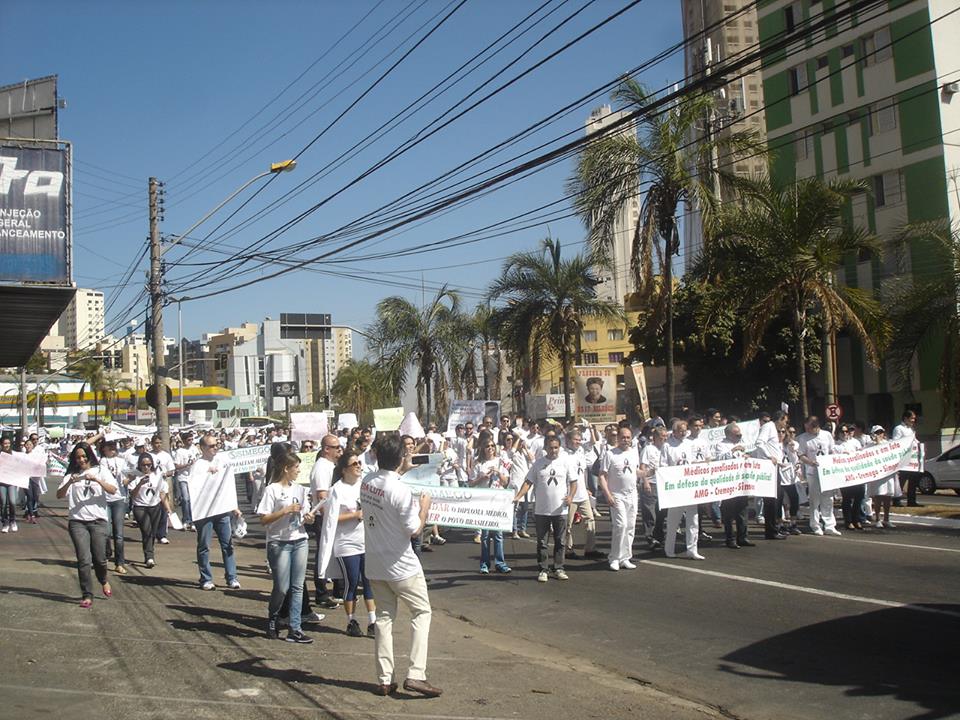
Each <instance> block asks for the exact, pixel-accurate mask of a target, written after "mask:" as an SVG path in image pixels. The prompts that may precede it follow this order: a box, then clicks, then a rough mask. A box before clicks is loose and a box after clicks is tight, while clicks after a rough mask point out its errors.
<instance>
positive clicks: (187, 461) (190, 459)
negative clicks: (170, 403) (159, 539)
mask: <svg viewBox="0 0 960 720" xmlns="http://www.w3.org/2000/svg"><path fill="white" fill-rule="evenodd" d="M181 440H182V442H183V444H182V445H181V446H180V447H178V448H177V449H176V450H175V451H174V453H173V464H174V467H175V468H176V471H177V475H176V480H177V488H178V489H179V491H180V512H182V513H183V517H182V518H181V520H183V529H184V530H193V516H192V515H191V514H190V468H191V467H193V463H194V462H195V461H196V460H197V458H199V457H200V451H199V450H197V448H196V446H194V444H193V433H183V435H181Z"/></svg>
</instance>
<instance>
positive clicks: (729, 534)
mask: <svg viewBox="0 0 960 720" xmlns="http://www.w3.org/2000/svg"><path fill="white" fill-rule="evenodd" d="M768 424H769V423H768ZM713 454H714V456H715V457H716V458H717V460H730V459H732V458H737V457H743V454H744V447H743V432H742V431H741V430H740V426H739V425H738V424H737V423H730V424H729V425H727V426H726V427H725V428H724V429H723V440H721V441H720V442H718V443H717V445H716V447H715V448H714V450H713ZM749 504H750V498H748V497H746V496H738V497H732V498H724V499H723V500H722V501H721V502H720V516H721V517H722V518H723V532H724V535H725V538H726V544H727V547H728V548H730V549H731V550H739V549H740V548H742V547H755V543H753V542H751V540H750V538H748V537H747V506H748V505H749ZM734 525H736V534H734Z"/></svg>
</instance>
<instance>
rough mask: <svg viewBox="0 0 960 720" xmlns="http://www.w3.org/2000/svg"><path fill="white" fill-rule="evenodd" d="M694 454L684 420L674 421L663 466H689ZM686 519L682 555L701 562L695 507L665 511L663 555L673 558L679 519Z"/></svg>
mask: <svg viewBox="0 0 960 720" xmlns="http://www.w3.org/2000/svg"><path fill="white" fill-rule="evenodd" d="M695 453H696V448H695V447H694V444H693V443H691V442H690V441H689V440H687V422H686V420H674V421H673V432H671V433H670V436H669V437H668V438H667V442H666V443H664V446H663V458H664V461H665V462H664V464H665V465H670V466H673V465H689V464H690V463H691V462H692V461H693V459H694V457H695ZM682 517H685V518H686V524H685V526H684V535H685V538H686V552H685V553H684V555H685V556H686V557H688V558H690V559H691V560H703V559H704V557H703V555H701V554H700V553H699V552H698V551H697V545H698V543H699V540H700V513H699V511H698V509H697V506H696V505H684V506H681V507H672V508H670V509H668V510H667V531H666V538H665V540H664V546H663V553H664V555H666V556H667V557H674V555H675V553H674V546H675V543H676V539H677V528H679V527H680V518H682Z"/></svg>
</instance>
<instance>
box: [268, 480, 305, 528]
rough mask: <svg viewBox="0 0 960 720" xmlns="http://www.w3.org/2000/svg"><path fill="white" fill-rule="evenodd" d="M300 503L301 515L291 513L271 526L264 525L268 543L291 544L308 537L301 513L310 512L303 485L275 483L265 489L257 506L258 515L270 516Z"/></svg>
mask: <svg viewBox="0 0 960 720" xmlns="http://www.w3.org/2000/svg"><path fill="white" fill-rule="evenodd" d="M295 502H296V503H300V510H301V512H300V513H290V514H288V515H283V516H281V517H279V518H277V519H276V520H274V521H273V522H272V523H270V524H269V525H267V524H264V528H266V531H267V542H290V541H292V540H301V539H303V538H306V537H307V531H306V530H305V529H304V527H303V517H302V515H301V513H302V512H303V511H304V510H309V509H310V506H309V504H308V501H307V489H306V488H305V487H304V486H303V485H297V484H296V483H291V484H290V485H284V484H283V483H279V482H274V483H270V484H269V485H267V487H266V488H264V491H263V495H262V496H261V497H260V504H259V505H257V515H269V514H270V513H275V512H278V511H280V510H283V508H285V507H288V506H289V505H292V504H293V503H295Z"/></svg>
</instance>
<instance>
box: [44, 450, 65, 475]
mask: <svg viewBox="0 0 960 720" xmlns="http://www.w3.org/2000/svg"><path fill="white" fill-rule="evenodd" d="M66 474H67V463H66V461H65V460H61V459H60V458H59V457H57V456H56V455H54V454H53V453H52V452H48V453H47V475H50V476H51V477H63V476H64V475H66Z"/></svg>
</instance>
